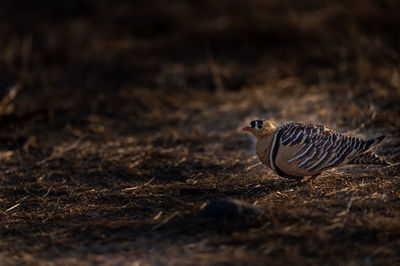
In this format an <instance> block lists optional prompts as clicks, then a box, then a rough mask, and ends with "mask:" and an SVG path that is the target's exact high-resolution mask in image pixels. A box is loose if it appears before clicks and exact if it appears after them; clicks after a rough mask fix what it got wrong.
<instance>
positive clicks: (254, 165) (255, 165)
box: [246, 162, 262, 171]
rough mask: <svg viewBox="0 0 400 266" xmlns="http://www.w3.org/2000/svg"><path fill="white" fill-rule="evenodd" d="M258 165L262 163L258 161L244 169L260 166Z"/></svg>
mask: <svg viewBox="0 0 400 266" xmlns="http://www.w3.org/2000/svg"><path fill="white" fill-rule="evenodd" d="M260 165H262V163H261V162H258V163H256V164H253V165H250V166H249V167H247V168H246V171H249V170H251V169H253V168H255V167H257V166H260Z"/></svg>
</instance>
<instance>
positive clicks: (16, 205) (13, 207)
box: [5, 203, 21, 212]
mask: <svg viewBox="0 0 400 266" xmlns="http://www.w3.org/2000/svg"><path fill="white" fill-rule="evenodd" d="M19 205H21V203H17V204H15V205H14V206H12V207H10V208H8V209H7V210H6V211H5V212H9V211H11V210H13V209H15V208H17V207H18V206H19Z"/></svg>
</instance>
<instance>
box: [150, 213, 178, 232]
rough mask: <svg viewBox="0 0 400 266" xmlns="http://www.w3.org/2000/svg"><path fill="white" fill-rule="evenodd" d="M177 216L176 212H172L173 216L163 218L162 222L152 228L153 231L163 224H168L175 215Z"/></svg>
mask: <svg viewBox="0 0 400 266" xmlns="http://www.w3.org/2000/svg"><path fill="white" fill-rule="evenodd" d="M178 214H179V212H178V211H176V212H174V213H173V214H171V215H170V216H168V217H167V218H165V219H164V220H162V221H161V222H160V223H158V224H156V225H155V226H153V228H152V229H153V230H157V229H158V228H160V227H161V226H163V225H164V224H166V223H168V222H169V221H171V220H172V219H174V218H175V217H176V216H177V215H178Z"/></svg>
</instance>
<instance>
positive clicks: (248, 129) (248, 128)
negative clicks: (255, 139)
mask: <svg viewBox="0 0 400 266" xmlns="http://www.w3.org/2000/svg"><path fill="white" fill-rule="evenodd" d="M250 130H251V127H244V128H243V129H242V131H250Z"/></svg>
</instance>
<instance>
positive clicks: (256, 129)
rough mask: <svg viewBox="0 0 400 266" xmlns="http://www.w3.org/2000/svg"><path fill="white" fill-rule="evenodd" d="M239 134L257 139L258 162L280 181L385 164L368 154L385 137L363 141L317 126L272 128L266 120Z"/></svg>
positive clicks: (250, 125)
mask: <svg viewBox="0 0 400 266" xmlns="http://www.w3.org/2000/svg"><path fill="white" fill-rule="evenodd" d="M242 131H249V132H251V133H252V134H253V135H255V136H256V137H257V145H256V151H257V155H258V158H259V159H260V161H261V162H262V163H263V164H265V165H267V166H269V167H270V168H271V169H272V170H273V171H274V172H275V173H276V174H278V175H279V176H281V177H286V178H291V179H302V178H303V177H305V176H312V179H314V178H315V177H317V176H318V175H319V174H321V172H323V171H325V170H327V169H330V168H333V167H338V166H342V165H344V164H350V163H352V164H379V165H387V164H388V163H387V162H386V161H385V160H384V159H383V158H381V157H380V156H378V155H376V154H375V153H373V152H371V151H370V149H372V148H373V147H375V146H376V145H378V144H379V143H380V142H382V140H383V139H384V138H385V136H381V137H378V138H375V139H371V140H362V139H359V138H355V137H351V136H349V135H345V134H341V133H339V132H337V131H335V130H333V129H329V128H326V127H324V126H320V125H313V124H304V123H287V124H284V125H281V126H279V127H275V126H274V125H273V124H272V123H271V122H269V121H267V120H264V121H262V120H254V121H251V123H250V124H249V125H248V126H246V127H244V128H243V129H242Z"/></svg>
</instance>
